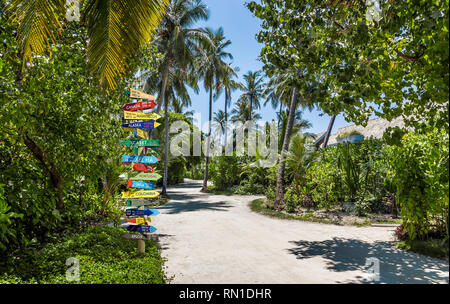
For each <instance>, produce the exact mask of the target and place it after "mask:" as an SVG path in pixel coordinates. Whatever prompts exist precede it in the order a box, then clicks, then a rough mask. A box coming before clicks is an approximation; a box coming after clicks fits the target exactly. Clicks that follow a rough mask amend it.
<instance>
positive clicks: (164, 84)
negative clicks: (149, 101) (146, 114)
mask: <svg viewBox="0 0 450 304" xmlns="http://www.w3.org/2000/svg"><path fill="white" fill-rule="evenodd" d="M170 56H171V54H170V52H169V54H167V60H166V66H165V67H164V75H163V81H162V86H161V92H160V93H159V100H158V105H157V107H156V111H155V112H156V114H159V112H160V111H161V106H162V104H163V102H164V99H165V96H166V89H167V79H168V78H169V68H170Z"/></svg>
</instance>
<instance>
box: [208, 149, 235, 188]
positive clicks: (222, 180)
mask: <svg viewBox="0 0 450 304" xmlns="http://www.w3.org/2000/svg"><path fill="white" fill-rule="evenodd" d="M208 171H209V177H210V178H211V180H212V182H213V184H214V187H215V188H216V189H218V190H225V189H227V188H229V187H231V186H233V185H238V184H239V181H240V172H241V168H240V165H239V159H238V157H237V156H235V155H234V156H225V155H220V156H217V157H214V158H211V159H210V163H209V170H208Z"/></svg>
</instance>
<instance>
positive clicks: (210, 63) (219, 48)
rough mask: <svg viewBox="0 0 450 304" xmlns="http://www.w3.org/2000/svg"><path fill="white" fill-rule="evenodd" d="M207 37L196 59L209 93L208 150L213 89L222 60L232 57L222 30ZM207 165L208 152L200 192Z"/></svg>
mask: <svg viewBox="0 0 450 304" xmlns="http://www.w3.org/2000/svg"><path fill="white" fill-rule="evenodd" d="M206 32H207V34H208V36H209V40H210V41H212V44H210V43H207V42H206V41H204V42H201V46H202V49H201V55H200V56H199V58H198V64H197V66H198V73H199V75H201V77H202V79H203V85H204V88H205V90H207V91H209V127H208V137H207V139H206V146H207V147H208V149H209V144H210V136H211V121H212V101H213V89H214V88H215V87H216V86H217V83H219V82H220V79H221V78H222V75H223V73H224V70H225V69H226V66H227V63H225V61H224V60H226V59H230V60H231V59H233V56H232V55H231V54H230V53H228V52H226V51H225V48H227V47H228V46H229V45H230V44H231V41H230V40H226V39H225V36H224V33H223V29H222V28H221V27H220V28H219V29H218V30H216V31H214V30H212V29H210V28H207V29H206ZM208 164H209V151H207V152H206V159H205V174H204V179H203V187H202V190H201V191H208V186H207V182H208Z"/></svg>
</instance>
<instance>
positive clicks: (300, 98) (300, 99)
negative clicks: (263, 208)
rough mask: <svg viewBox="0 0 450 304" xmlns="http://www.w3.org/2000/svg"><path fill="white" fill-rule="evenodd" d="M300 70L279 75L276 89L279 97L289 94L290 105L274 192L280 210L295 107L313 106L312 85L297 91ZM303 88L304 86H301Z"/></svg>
mask: <svg viewBox="0 0 450 304" xmlns="http://www.w3.org/2000/svg"><path fill="white" fill-rule="evenodd" d="M301 72H302V70H301V69H299V70H297V71H294V70H286V71H283V72H282V73H281V75H283V77H281V78H280V80H281V79H283V81H282V85H281V86H280V87H279V89H278V93H277V94H279V95H280V96H287V94H289V97H290V104H289V111H288V113H289V114H288V118H287V122H286V131H285V134H284V137H283V145H282V147H281V155H280V165H279V167H278V173H277V190H276V198H275V207H276V209H278V210H279V209H280V207H281V206H282V205H283V204H284V170H285V167H286V163H285V158H286V154H287V151H288V148H289V141H290V138H291V134H292V133H293V132H292V131H293V129H294V125H295V116H296V111H297V107H298V106H301V107H302V108H309V109H310V110H311V109H312V108H313V106H314V98H312V97H311V96H312V95H313V94H312V93H313V92H314V89H315V87H314V85H313V84H308V86H307V89H302V90H298V88H299V87H300V85H302V83H301V82H300V81H301V75H300V73H301ZM303 86H304V84H303Z"/></svg>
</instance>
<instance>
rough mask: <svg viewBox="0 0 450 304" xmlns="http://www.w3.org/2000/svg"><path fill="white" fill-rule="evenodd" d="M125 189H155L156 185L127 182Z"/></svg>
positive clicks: (142, 182) (143, 182)
mask: <svg viewBox="0 0 450 304" xmlns="http://www.w3.org/2000/svg"><path fill="white" fill-rule="evenodd" d="M127 188H141V189H149V190H152V189H155V188H156V185H155V184H154V183H152V182H145V181H132V180H129V181H128V185H127Z"/></svg>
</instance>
